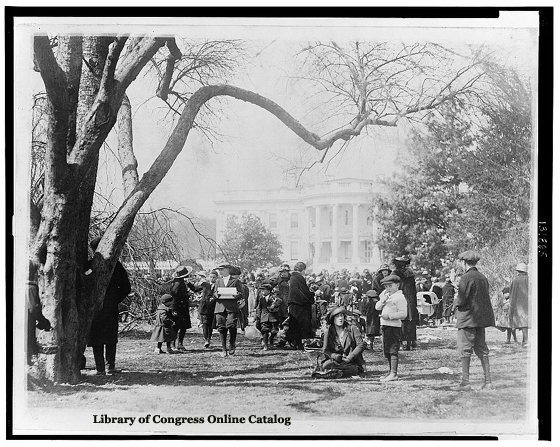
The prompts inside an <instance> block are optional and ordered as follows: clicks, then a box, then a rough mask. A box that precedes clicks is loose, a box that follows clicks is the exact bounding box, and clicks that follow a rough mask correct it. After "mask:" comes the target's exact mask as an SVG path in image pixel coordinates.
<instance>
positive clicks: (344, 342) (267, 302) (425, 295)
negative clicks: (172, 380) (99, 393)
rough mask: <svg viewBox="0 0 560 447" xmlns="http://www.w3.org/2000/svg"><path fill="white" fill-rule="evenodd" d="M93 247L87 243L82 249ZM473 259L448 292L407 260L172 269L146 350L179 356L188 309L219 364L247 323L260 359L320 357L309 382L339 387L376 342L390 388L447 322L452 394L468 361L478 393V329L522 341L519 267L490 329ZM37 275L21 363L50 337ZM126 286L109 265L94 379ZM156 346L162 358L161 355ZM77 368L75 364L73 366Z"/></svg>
mask: <svg viewBox="0 0 560 447" xmlns="http://www.w3.org/2000/svg"><path fill="white" fill-rule="evenodd" d="M97 243H98V240H94V241H93V242H92V244H91V245H92V249H93V250H95V245H96V244H97ZM479 259H480V255H478V254H477V253H475V252H473V251H470V250H469V251H467V252H464V253H462V254H461V255H459V260H460V262H461V263H462V275H460V276H458V277H456V278H455V283H454V282H453V281H452V280H451V278H450V277H449V276H448V277H440V278H437V277H430V276H429V275H427V273H428V272H422V274H420V275H416V274H415V273H414V272H413V270H412V269H411V267H410V259H409V258H408V257H405V256H399V257H396V258H394V259H392V261H391V263H390V264H383V265H381V266H379V268H378V269H377V270H375V271H372V272H370V271H369V270H368V269H365V270H364V271H363V272H362V274H360V273H350V272H348V271H347V270H341V271H337V272H333V273H329V272H328V271H322V272H320V273H308V274H306V271H307V266H306V265H305V264H304V263H303V262H297V263H296V264H295V265H294V266H293V268H291V267H290V265H289V264H283V265H282V266H281V267H280V268H279V269H268V268H263V269H259V270H257V271H255V272H247V271H241V269H240V268H238V267H236V266H233V265H230V264H220V265H218V266H217V267H216V268H215V269H213V270H211V271H203V270H200V271H197V272H193V268H192V267H190V266H183V265H180V266H178V267H177V268H176V269H175V271H174V272H173V274H172V276H171V278H162V279H161V280H160V281H159V283H158V302H157V309H156V311H155V323H154V327H153V331H152V336H151V341H152V342H154V343H156V345H155V349H154V352H155V353H157V354H174V353H179V352H182V351H186V349H185V347H184V339H185V334H186V331H187V330H188V329H190V328H192V325H193V323H192V321H191V314H190V309H191V308H192V306H193V302H195V301H196V303H197V314H198V315H197V317H198V320H199V322H200V325H201V326H202V337H203V341H202V343H203V346H204V348H205V349H209V348H210V347H211V344H212V336H213V333H214V330H216V331H217V333H218V336H219V346H220V352H221V355H222V356H223V357H228V356H231V355H235V354H236V351H237V334H238V330H241V331H244V330H245V329H246V328H247V327H248V326H249V322H250V321H251V322H254V327H255V328H256V330H258V333H259V335H260V337H261V344H262V349H263V350H265V351H268V350H273V349H294V350H304V349H305V350H315V351H318V352H320V355H319V356H318V358H317V365H316V367H315V369H314V371H313V374H312V376H313V377H315V378H329V379H330V378H332V379H336V378H340V377H348V376H353V375H358V374H363V373H364V372H366V369H367V368H366V362H365V360H364V356H363V352H364V350H366V349H372V348H373V346H374V343H375V339H376V337H379V338H380V339H381V343H382V352H383V356H384V357H385V358H386V359H387V363H388V372H387V374H386V375H385V376H383V377H382V378H381V379H380V380H381V381H383V382H391V381H395V380H398V363H399V352H400V351H401V350H402V349H404V350H411V349H415V348H416V347H417V345H416V343H417V332H416V329H417V326H418V325H419V324H421V323H422V322H423V321H424V322H425V317H430V318H431V320H432V323H433V322H437V323H444V322H448V323H449V322H450V320H451V318H454V319H455V320H456V327H457V329H458V336H457V348H458V351H459V356H460V358H461V364H462V381H461V383H460V384H459V385H458V389H470V382H469V369H470V360H471V356H472V354H473V352H474V353H475V354H476V355H477V356H478V357H479V358H480V361H481V364H482V368H483V371H484V385H483V387H484V388H488V387H491V379H490V365H489V359H488V347H487V345H486V341H485V328H486V327H491V326H496V327H498V328H499V329H500V330H503V331H507V341H506V343H510V339H511V336H512V335H513V337H514V341H516V333H515V330H516V329H520V330H521V331H522V333H523V341H522V345H523V346H525V345H526V344H527V341H528V327H529V317H528V308H529V306H528V274H527V271H528V267H527V265H526V264H524V263H519V264H518V265H517V266H516V270H517V272H518V275H517V277H516V278H515V279H514V280H513V281H512V283H511V285H509V287H506V288H504V289H503V291H502V295H503V297H502V300H501V302H500V304H501V305H500V311H499V312H498V318H497V320H495V315H494V309H493V306H492V302H491V300H490V291H489V289H490V288H489V284H488V280H487V279H486V277H485V276H484V275H483V274H482V273H480V272H479V271H478V270H477V268H476V264H477V263H478V261H479ZM36 275H37V266H35V265H32V266H31V267H30V281H29V283H28V284H29V285H28V319H29V326H28V328H29V336H28V341H29V344H28V346H29V347H28V362H31V355H32V354H34V353H36V352H37V349H36V343H35V327H37V328H38V329H43V330H50V323H49V322H48V320H46V319H45V318H44V317H43V316H42V313H41V306H40V301H39V295H38V291H37V287H36V284H37V283H36ZM130 291H131V284H130V281H129V279H128V275H127V272H126V270H125V269H124V267H123V266H122V265H121V264H120V263H117V266H116V267H115V270H114V272H113V276H112V279H111V281H110V284H109V287H108V289H107V292H106V296H105V298H104V301H103V306H102V307H101V309H100V311H99V312H98V313H97V314H96V316H95V318H94V320H93V324H92V328H91V332H90V336H89V339H88V346H91V347H92V348H93V353H94V359H95V366H96V370H97V374H99V375H104V374H106V373H115V372H118V370H117V369H116V367H115V361H116V360H115V357H116V345H117V338H118V320H119V307H118V306H119V303H120V302H121V301H122V300H123V299H124V298H125V297H126V296H127V295H128V294H129V293H130ZM419 296H421V297H422V300H423V303H424V302H427V303H428V305H429V306H430V309H431V311H430V313H429V315H422V313H421V312H419V310H418V302H419V301H418V299H419ZM164 344H165V348H164ZM81 366H82V368H84V367H85V357H83V358H82V365H81Z"/></svg>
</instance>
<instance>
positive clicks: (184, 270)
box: [173, 265, 193, 279]
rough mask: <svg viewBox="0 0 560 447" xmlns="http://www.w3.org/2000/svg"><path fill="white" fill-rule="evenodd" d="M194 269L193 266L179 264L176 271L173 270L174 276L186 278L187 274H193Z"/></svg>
mask: <svg viewBox="0 0 560 447" xmlns="http://www.w3.org/2000/svg"><path fill="white" fill-rule="evenodd" d="M192 271H193V268H192V267H189V266H188V265H187V266H185V265H180V266H178V267H177V268H176V269H175V271H174V272H173V278H176V279H178V278H186V277H187V276H189V275H190V274H191V272H192Z"/></svg>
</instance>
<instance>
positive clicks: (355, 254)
mask: <svg viewBox="0 0 560 447" xmlns="http://www.w3.org/2000/svg"><path fill="white" fill-rule="evenodd" d="M359 210H360V204H359V203H353V204H352V264H354V265H357V264H359V263H360V252H359V251H358V244H359V239H358V236H359V226H358V223H359V222H358V214H359Z"/></svg>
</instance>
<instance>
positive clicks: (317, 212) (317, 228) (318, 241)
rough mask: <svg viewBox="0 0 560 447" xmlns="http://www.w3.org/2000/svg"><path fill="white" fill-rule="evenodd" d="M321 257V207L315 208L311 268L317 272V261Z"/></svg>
mask: <svg viewBox="0 0 560 447" xmlns="http://www.w3.org/2000/svg"><path fill="white" fill-rule="evenodd" d="M320 255H321V206H320V205H317V206H316V207H315V257H314V258H313V267H314V270H315V272H318V266H319V259H320Z"/></svg>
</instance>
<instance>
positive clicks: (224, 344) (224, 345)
mask: <svg viewBox="0 0 560 447" xmlns="http://www.w3.org/2000/svg"><path fill="white" fill-rule="evenodd" d="M220 341H221V342H222V355H227V332H226V331H225V330H224V331H220Z"/></svg>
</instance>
